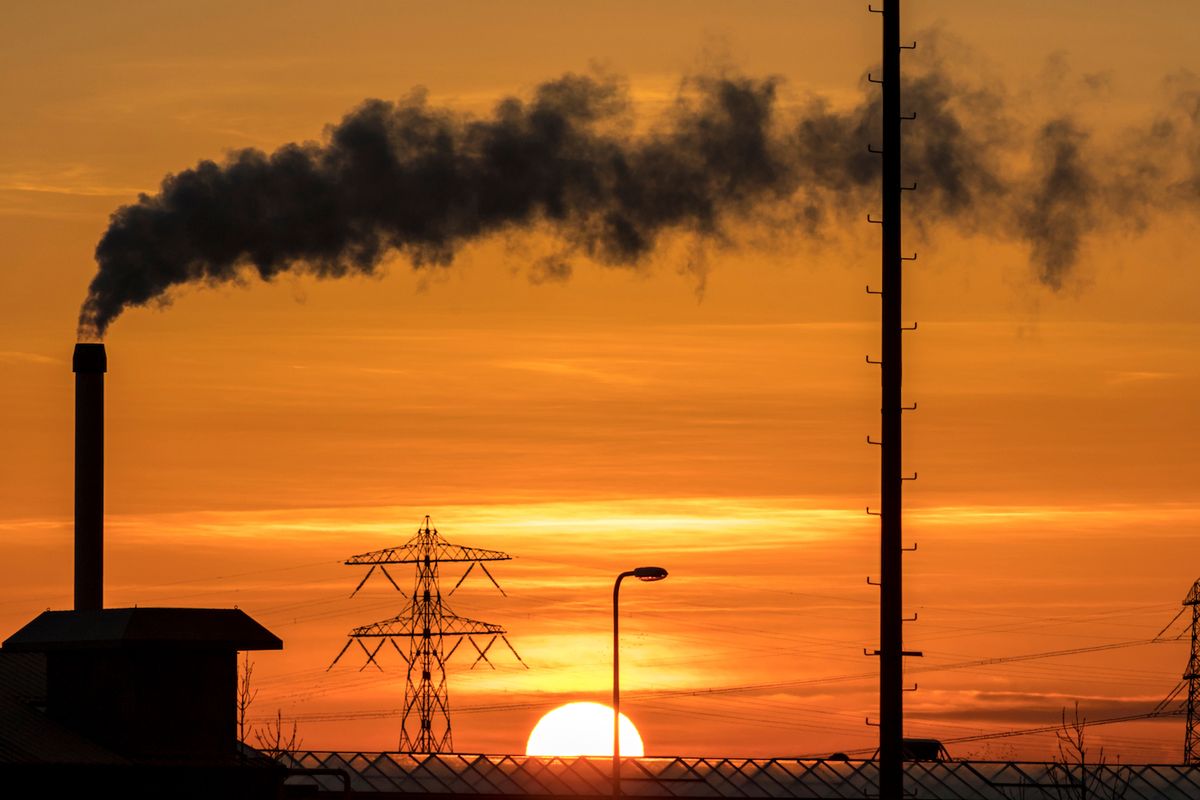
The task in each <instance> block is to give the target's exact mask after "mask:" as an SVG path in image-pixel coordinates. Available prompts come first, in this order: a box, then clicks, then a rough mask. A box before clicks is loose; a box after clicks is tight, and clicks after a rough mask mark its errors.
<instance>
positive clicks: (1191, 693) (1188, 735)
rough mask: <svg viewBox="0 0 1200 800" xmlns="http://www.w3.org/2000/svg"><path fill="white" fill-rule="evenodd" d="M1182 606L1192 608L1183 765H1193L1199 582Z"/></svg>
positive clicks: (1199, 694) (1197, 757)
mask: <svg viewBox="0 0 1200 800" xmlns="http://www.w3.org/2000/svg"><path fill="white" fill-rule="evenodd" d="M1183 605H1184V607H1187V606H1191V608H1192V648H1191V655H1190V656H1189V657H1188V665H1187V670H1186V671H1185V672H1184V673H1183V679H1184V681H1186V682H1187V730H1186V731H1185V733H1184V739H1183V763H1185V764H1195V763H1197V762H1198V761H1200V719H1197V717H1196V713H1197V709H1196V705H1197V703H1198V702H1200V580H1197V581H1196V582H1195V583H1193V584H1192V589H1191V591H1190V592H1188V595H1187V597H1186V598H1185V599H1184V601H1183Z"/></svg>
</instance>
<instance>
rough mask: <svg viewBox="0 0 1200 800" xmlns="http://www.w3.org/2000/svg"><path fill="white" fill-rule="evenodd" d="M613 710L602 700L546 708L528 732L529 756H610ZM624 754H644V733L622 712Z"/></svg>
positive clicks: (527, 746)
mask: <svg viewBox="0 0 1200 800" xmlns="http://www.w3.org/2000/svg"><path fill="white" fill-rule="evenodd" d="M612 719H613V710H612V709H611V708H609V707H608V706H606V705H602V704H600V703H567V704H566V705H565V706H559V707H558V708H556V709H554V710H553V711H550V712H547V713H546V715H545V716H543V717H542V718H541V719H540V720H538V724H537V725H534V726H533V732H532V733H530V734H529V742H528V744H526V745H525V755H527V756H611V755H612V751H613V737H612ZM620 726H621V755H626V756H643V755H645V754H646V753H645V747H644V746H643V744H642V737H641V734H639V733H638V730H637V728H635V727H634V725H633V723H632V722H630V721H629V717H627V716H625V715H624V714H622V715H621V722H620Z"/></svg>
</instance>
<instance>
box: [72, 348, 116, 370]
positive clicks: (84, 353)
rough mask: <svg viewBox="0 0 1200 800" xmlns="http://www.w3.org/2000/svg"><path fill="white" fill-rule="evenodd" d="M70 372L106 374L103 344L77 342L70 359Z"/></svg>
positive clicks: (106, 356)
mask: <svg viewBox="0 0 1200 800" xmlns="http://www.w3.org/2000/svg"><path fill="white" fill-rule="evenodd" d="M71 371H72V372H108V354H107V353H105V351H104V342H77V343H76V344H75V355H74V356H73V357H72V358H71Z"/></svg>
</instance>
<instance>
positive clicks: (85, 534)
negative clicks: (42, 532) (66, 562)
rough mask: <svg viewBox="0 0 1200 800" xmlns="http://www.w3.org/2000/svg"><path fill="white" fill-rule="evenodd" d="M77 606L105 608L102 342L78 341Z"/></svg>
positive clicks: (75, 369) (105, 367) (73, 362)
mask: <svg viewBox="0 0 1200 800" xmlns="http://www.w3.org/2000/svg"><path fill="white" fill-rule="evenodd" d="M71 369H72V371H73V372H74V373H75V610H76V611H99V610H100V609H102V608H104V373H105V372H107V371H108V355H107V354H106V353H105V351H104V345H103V344H102V343H99V342H95V343H93V342H80V343H79V344H76V345H75V355H74V357H73V358H72V359H71Z"/></svg>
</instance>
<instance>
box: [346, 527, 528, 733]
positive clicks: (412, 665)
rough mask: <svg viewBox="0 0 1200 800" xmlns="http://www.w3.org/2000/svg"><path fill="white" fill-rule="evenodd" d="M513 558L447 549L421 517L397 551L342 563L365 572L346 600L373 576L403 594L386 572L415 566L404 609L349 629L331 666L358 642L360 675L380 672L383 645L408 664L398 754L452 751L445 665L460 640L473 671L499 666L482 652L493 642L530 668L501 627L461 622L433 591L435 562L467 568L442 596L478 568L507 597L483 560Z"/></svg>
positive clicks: (450, 546)
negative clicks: (470, 654)
mask: <svg viewBox="0 0 1200 800" xmlns="http://www.w3.org/2000/svg"><path fill="white" fill-rule="evenodd" d="M511 558H512V556H510V555H508V554H507V553H501V552H499V551H498V550H482V549H480V548H477V547H463V546H461V545H456V544H451V543H450V542H447V541H446V540H445V539H443V538H442V537H441V536H439V535H438V532H437V529H436V528H431V527H430V524H429V517H428V516H426V517H425V521H424V523H423V524H422V526H421V527H420V528H418V529H417V535H416V536H414V537H413V538H412V539H409V540H408V541H407V542H405V543H404V544H402V545H400V546H399V547H389V548H387V549H385V550H375V551H372V552H370V553H362V554H360V555H356V556H351V557H350V558H348V559H346V562H345V563H346V564H347V565H350V566H370V569H368V570H367V574H366V575H364V576H363V579H362V580H361V581H359V583H358V586H356V587H355V589H354V591H353V592H351V594H350V596H351V597H353V596H354V595H356V594H358V590H359V589H361V588H362V587H363V586H364V585H365V584H366V582H367V579H368V578H370V577H371V575H372V574H374V573H375V571H376V570H379V571H380V572H381V573H382V574H383V576H384V577H385V578H387V579H388V582H389V583H391V584H392V586H393V587H395V589H396V591H399V592H402V591H404V590H403V589H401V588H400V585H399V584H398V583H396V581H395V579H393V578H392V575H391V573H389V572H388V571H387V565H389V564H414V565H416V578H415V580H414V582H413V591H412V596H411V597H410V598H409V601H408V604H407V605H406V606H405V607H404V610H402V611H401V612H400V613H399V614H397V615H396V616H394V617H391V618H389V619H385V620H382V621H380V622H375V623H372V624H370V625H363V626H361V627H358V628H354V629H353V630H352V631H350V634H349V638H348V639H347V640H346V646H345V647H343V648H342V650H341V652H340V653H338V654H337V658H335V659H333V663H332V664H330V665H329V668H330V669H332V668H333V665H334V664H336V663H337V662H338V660H339V659H341V657H342V656H343V655H345V653H346V651H347V650H349V649H350V647H351V646H352V645H353V644H354V643H355V642H358V646H359V647H360V648H362V651H363V652H364V653H365V654H366V656H367V660H366V662H365V663H364V664H363V665H362V667H360V668H359V669H360V670H362V669H366V667H367V666H368V665H369V664H373V665H375V667H376V668H377V669H379V670H381V671H382V669H383V667H382V666H380V664H379V661H378V660H376V656H377V655H379V651H380V650H381V649H383V647H384V646H385V645H386V644H388V643H389V642H390V643H391V645H392V648H393V649H394V650H395V651H396V652H397V653H399V654H400V657H401V658H403V659H404V662H405V663H406V664H407V665H408V684H407V686H406V687H405V689H404V712H403V715H402V717H401V721H400V750H401V751H403V752H407V753H446V752H452V751H453V750H454V740H453V738H452V735H451V729H450V693H449V687H448V685H447V681H446V663H447V662H448V661H449V660H450V657H451V656H453V655H454V653H455V651H456V650H458V647H459V645H461V644H462V643H463V641H464V640H465V641H467V642H470V644H471V646H472V647H474V648H475V652H476V656H475V661H474V662H472V664H471V669H474V668H475V666H476V665H478V664H479V663H480V662H482V663H484V664H487V665H488V666H490V667H491V668H492V669H495V668H496V667H495V665H494V664H492V662H491V661H490V660H488V656H487V654H488V651H489V650H491V648H492V645H494V644H495V643H496V641H497V640H499V641H502V642H504V644H505V645H506V646H507V647H508V649H509V650H510V651H512V654H513V655H514V656H516V658H517V661H518V662H520V663H521V665H522V666H526V668H528V667H527V665H525V662H524V661H522V660H521V656H520V654H519V653H517V651H516V649H515V648H514V647H513V646H512V644H511V643H510V642H509V641H508V638H507V637H506V636H505V634H506V633H507V631H505V630H504V628H502V627H501V626H499V625H493V624H492V623H490V622H480V621H479V620H475V619H469V618H467V617H460V616H458V615H457V614H455V613H454V612H453V611H451V610H450V607H449V606H447V605H446V604H445V603H444V602H443V601H442V591H441V587H440V586H439V585H438V565H439V564H445V563H466V564H469V565H470V566H468V567H467V569H466V571H465V572H464V573H463V574H462V577H460V578H459V579H458V583H456V584H454V588H453V589H451V590H450V592H449V593H448V594H447V595H446V596H447V597H449V596H450V595H452V594H454V591H455V590H456V589H458V587H459V586H461V585H462V583H463V581H464V580H466V578H467V576H468V575H470V574H471V571H472V570H474V569H475V567H476V565H478V566H479V568H480V569H481V570H483V574H484V575H487V576H488V578H489V579H490V580H491V582H492V584H493V585H494V586H495V587H496V589H498V590H499V591H500V594H504V590H503V589H501V588H500V584H499V583H498V582H497V581H496V579H495V578H494V577H493V576H492V573H491V572H489V571H488V568H487V567H486V566H485V565H484V563H483V562H485V561H507V560H509V559H511ZM506 596H507V595H506ZM476 637H478V638H479V639H480V640H484V639H486V644H484V645H483V646H482V647H481V646H480V644H479V642H477V641H476ZM368 639H374V640H376V641H375V642H374V645H373V646H372V647H368V646H367V644H366V643H365V641H364V640H368ZM397 639H407V640H408V646H407V648H404V649H402V648H401V647H400V645H398V644H397V643H396V640H397ZM448 640H454V644H453V645H452V646H451V647H450V649H449V651H448V652H447V650H446V645H447V643H448Z"/></svg>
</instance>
